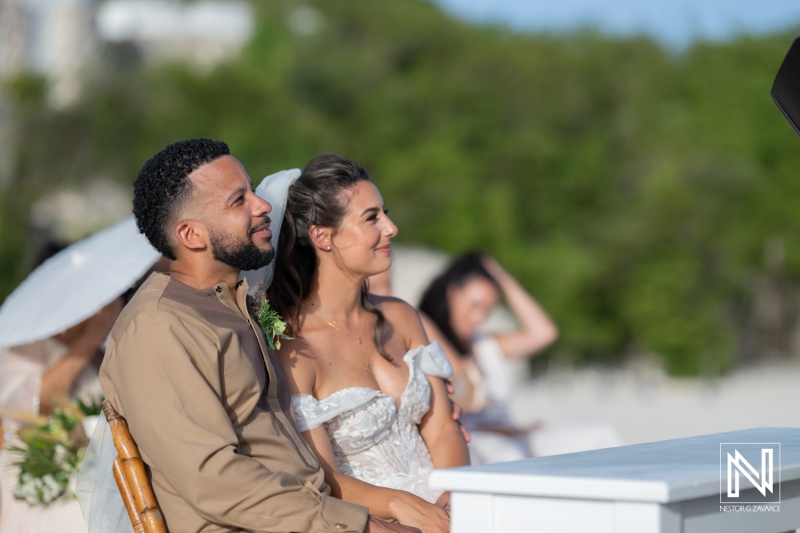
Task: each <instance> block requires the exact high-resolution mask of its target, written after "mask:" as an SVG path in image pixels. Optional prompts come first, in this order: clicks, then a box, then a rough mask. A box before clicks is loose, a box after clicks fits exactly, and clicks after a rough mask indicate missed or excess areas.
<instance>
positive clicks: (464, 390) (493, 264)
mask: <svg viewBox="0 0 800 533" xmlns="http://www.w3.org/2000/svg"><path fill="white" fill-rule="evenodd" d="M501 297H502V298H503V299H504V300H505V302H506V304H507V305H508V307H509V309H510V310H511V312H512V313H513V315H514V317H515V319H516V321H517V323H518V327H517V328H516V329H512V330H510V331H500V332H497V333H486V332H482V331H481V327H482V326H483V325H484V324H485V322H486V320H487V318H488V317H489V314H490V312H491V311H492V310H493V309H494V307H495V306H496V305H497V304H498V302H499V300H500V298H501ZM419 310H420V311H421V313H420V315H421V318H422V321H423V324H424V325H425V329H426V332H427V333H428V337H429V338H431V339H434V340H437V341H439V344H441V346H442V348H443V350H444V352H445V353H446V354H447V356H448V358H449V359H450V362H451V363H452V365H453V369H454V374H455V377H454V378H453V384H454V387H455V389H456V394H455V397H454V399H455V401H456V402H458V403H459V404H460V405H461V406H462V407H463V408H464V411H465V414H464V416H463V417H462V422H463V423H464V425H465V426H466V427H467V428H468V429H469V430H470V433H471V434H472V441H471V442H470V446H469V448H470V454H471V457H472V460H473V462H475V463H495V462H504V461H513V460H518V459H523V458H526V457H532V456H545V455H555V454H561V453H570V452H576V451H583V450H588V449H596V448H605V447H610V446H618V445H619V444H621V441H620V438H619V436H618V434H617V432H616V430H615V429H614V428H613V427H610V426H608V425H607V424H604V423H574V424H572V423H554V422H547V423H538V422H536V423H533V424H531V425H529V426H526V427H520V426H518V425H516V424H514V422H513V421H512V420H511V417H510V415H509V403H510V401H511V399H512V395H513V392H514V377H513V369H512V366H511V364H510V362H511V361H512V360H515V359H527V358H530V357H533V356H535V355H537V354H539V353H541V352H542V351H543V350H544V349H545V348H547V347H548V346H549V345H551V344H552V343H553V342H555V340H556V339H557V338H558V328H557V327H556V325H555V324H554V323H553V321H552V320H551V319H550V317H549V316H548V314H547V312H546V311H545V310H544V309H543V308H542V307H541V305H539V303H538V302H537V301H536V300H535V299H534V298H533V296H531V295H530V294H529V293H528V292H527V291H526V290H525V288H524V287H522V285H520V284H519V282H517V280H516V279H514V278H513V277H512V276H511V275H510V274H509V273H508V272H506V270H505V269H503V268H502V267H501V266H500V264H499V263H498V262H497V261H496V260H494V259H493V258H492V257H490V256H489V255H486V254H483V253H479V252H467V253H465V254H463V255H461V256H460V257H458V258H457V259H455V260H454V261H453V262H452V263H451V264H450V265H449V267H448V268H447V269H446V270H445V271H444V272H443V273H442V274H440V275H439V276H438V277H437V278H436V279H434V280H433V281H432V282H431V283H430V285H429V286H428V288H427V289H426V290H425V292H424V294H423V295H422V300H421V302H420V305H419Z"/></svg>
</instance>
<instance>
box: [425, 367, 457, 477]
mask: <svg viewBox="0 0 800 533" xmlns="http://www.w3.org/2000/svg"><path fill="white" fill-rule="evenodd" d="M428 382H429V383H430V385H431V408H430V409H429V410H428V412H427V413H425V416H424V417H422V422H421V423H420V425H419V433H420V435H421V436H422V440H423V441H425V445H426V446H427V447H428V451H429V452H430V454H431V460H432V461H433V466H434V467H435V468H450V467H453V466H463V465H468V464H469V451H468V450H467V443H466V442H465V441H464V437H463V435H462V434H461V429H460V428H459V427H458V423H457V422H456V421H455V420H453V417H452V415H451V413H452V406H451V404H450V398H448V397H447V390H445V386H444V381H442V379H441V378H437V377H433V376H428Z"/></svg>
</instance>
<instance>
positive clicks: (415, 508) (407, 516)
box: [392, 492, 450, 533]
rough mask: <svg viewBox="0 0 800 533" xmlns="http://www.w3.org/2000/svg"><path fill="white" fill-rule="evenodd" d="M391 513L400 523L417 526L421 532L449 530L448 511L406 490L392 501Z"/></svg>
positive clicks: (446, 531) (439, 532)
mask: <svg viewBox="0 0 800 533" xmlns="http://www.w3.org/2000/svg"><path fill="white" fill-rule="evenodd" d="M392 514H393V516H394V518H395V519H396V520H397V521H398V522H400V523H401V524H405V525H407V526H412V527H417V528H419V529H420V530H421V531H422V532H423V533H448V532H449V531H450V513H448V512H447V510H446V509H445V508H443V507H440V506H438V505H433V504H431V503H428V502H426V501H425V500H423V499H422V498H420V497H419V496H415V495H413V494H411V493H408V492H406V493H403V495H402V496H401V497H399V498H398V499H397V500H396V501H395V502H393V504H392Z"/></svg>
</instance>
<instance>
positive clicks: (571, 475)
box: [430, 428, 800, 533]
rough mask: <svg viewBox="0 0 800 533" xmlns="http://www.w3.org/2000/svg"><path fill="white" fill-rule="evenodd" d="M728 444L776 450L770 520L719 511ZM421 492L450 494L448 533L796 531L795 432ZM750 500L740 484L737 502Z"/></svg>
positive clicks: (464, 470) (590, 459)
mask: <svg viewBox="0 0 800 533" xmlns="http://www.w3.org/2000/svg"><path fill="white" fill-rule="evenodd" d="M728 442H746V443H755V442H777V443H780V444H781V447H780V451H781V457H780V472H778V458H777V457H776V458H775V481H776V482H777V480H778V479H779V478H778V475H780V480H781V483H780V495H781V502H780V504H778V505H780V511H779V512H764V511H760V512H722V511H721V510H720V505H722V504H720V475H721V468H720V443H728ZM753 466H755V467H756V468H760V463H758V465H756V464H753ZM722 470H725V469H722ZM726 473H727V472H726V471H724V472H723V474H726ZM742 479H744V478H742ZM430 482H431V485H433V486H434V487H438V488H442V489H446V490H450V491H452V499H451V509H452V526H451V527H452V529H451V531H452V533H473V532H474V533H478V532H480V533H488V532H503V533H506V532H514V531H531V532H540V533H572V532H581V533H587V532H592V533H606V532H608V533H611V532H613V533H695V532H696V533H715V532H724V533H738V532H741V533H753V532H764V533H779V532H785V531H794V530H795V528H797V527H800V428H757V429H747V430H742V431H733V432H730V433H717V434H712V435H702V436H698V437H689V438H684V439H675V440H667V441H659V442H651V443H646V444H636V445H632V446H621V447H618V448H608V449H604V450H593V451H588V452H580V453H572V454H565V455H557V456H552V457H542V458H537V459H527V460H524V461H515V462H511V463H500V464H494V465H481V466H469V467H461V468H453V469H447V470H437V471H434V472H433V474H432V475H431V481H430ZM745 488H748V489H749V490H747V491H745V490H744V489H745ZM756 493H757V492H756V489H755V488H752V485H749V484H743V485H742V492H741V496H740V501H751V496H752V495H753V494H756ZM726 496H727V495H726Z"/></svg>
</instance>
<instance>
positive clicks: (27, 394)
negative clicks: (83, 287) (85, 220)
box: [0, 246, 123, 533]
mask: <svg viewBox="0 0 800 533" xmlns="http://www.w3.org/2000/svg"><path fill="white" fill-rule="evenodd" d="M47 250H49V252H48V253H46V254H44V255H43V256H42V257H41V258H40V260H39V261H38V262H37V263H41V262H43V261H44V260H45V259H46V258H47V257H49V256H50V255H53V254H54V253H56V252H58V251H59V249H58V247H51V246H48V248H47ZM42 307H43V312H47V311H46V305H43V306H42ZM122 307H123V299H122V298H121V297H120V298H117V299H115V300H114V301H112V302H111V303H109V304H108V305H106V306H105V307H104V308H103V309H101V310H100V311H99V312H98V313H96V314H95V315H94V316H92V317H90V318H88V319H86V320H84V321H83V322H81V323H79V324H77V325H75V326H73V327H71V328H69V329H67V330H66V331H64V332H62V333H60V334H58V335H54V336H53V337H50V338H47V339H42V340H39V341H35V342H32V343H30V344H24V345H21V346H11V347H5V348H0V407H3V408H4V409H8V410H12V411H18V412H19V413H21V414H22V415H23V416H24V413H29V414H31V415H48V414H50V413H51V412H52V410H53V407H54V406H56V405H57V404H58V400H59V399H60V398H62V399H63V398H68V399H70V400H73V401H77V400H80V401H82V402H84V403H85V404H86V405H91V404H93V403H98V402H99V401H100V400H102V397H103V390H102V389H101V388H100V381H99V377H98V373H97V372H98V369H99V368H100V363H101V362H102V360H103V351H102V350H103V344H104V343H105V340H106V338H107V337H108V334H109V332H110V331H111V327H112V326H113V325H114V321H115V320H116V319H117V316H118V315H119V313H120V311H122ZM31 320H35V317H31ZM3 425H4V428H3V429H4V432H5V434H4V439H3V441H4V444H3V447H2V449H0V531H2V532H3V533H28V532H30V533H34V532H35V533H47V532H49V531H54V532H55V531H58V532H60V533H64V532H71V531H75V532H78V531H84V530H85V527H86V526H85V524H84V522H83V517H82V516H81V511H80V508H79V506H78V502H77V500H74V501H73V500H70V501H59V502H54V503H52V504H50V505H48V506H36V507H32V506H30V505H29V504H27V503H26V502H24V501H22V500H17V499H16V498H15V497H14V489H15V488H16V486H17V482H18V475H19V471H18V467H17V466H16V465H15V464H14V463H15V462H16V461H17V460H18V455H17V454H16V453H15V452H13V451H11V450H9V449H8V448H9V447H10V446H13V445H19V444H20V443H19V441H18V440H17V439H16V436H15V434H16V430H17V429H18V427H19V426H18V424H17V423H15V421H14V420H12V419H7V420H4V421H3Z"/></svg>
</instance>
